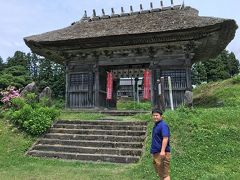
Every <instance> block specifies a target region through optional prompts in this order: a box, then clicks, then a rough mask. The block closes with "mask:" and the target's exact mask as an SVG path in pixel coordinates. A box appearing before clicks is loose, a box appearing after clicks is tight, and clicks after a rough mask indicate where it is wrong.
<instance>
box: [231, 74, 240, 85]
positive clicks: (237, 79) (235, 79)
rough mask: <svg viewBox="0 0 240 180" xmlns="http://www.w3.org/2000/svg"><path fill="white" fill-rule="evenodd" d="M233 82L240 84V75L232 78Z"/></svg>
mask: <svg viewBox="0 0 240 180" xmlns="http://www.w3.org/2000/svg"><path fill="white" fill-rule="evenodd" d="M232 83H233V84H240V75H237V76H235V77H233V78H232Z"/></svg>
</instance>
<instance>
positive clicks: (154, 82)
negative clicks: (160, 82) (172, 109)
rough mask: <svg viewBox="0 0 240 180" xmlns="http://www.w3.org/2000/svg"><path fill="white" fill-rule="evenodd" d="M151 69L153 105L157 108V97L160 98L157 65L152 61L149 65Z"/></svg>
mask: <svg viewBox="0 0 240 180" xmlns="http://www.w3.org/2000/svg"><path fill="white" fill-rule="evenodd" d="M149 69H150V70H151V102H152V107H153V108H157V106H158V104H157V99H158V97H157V96H158V92H157V90H158V89H157V78H158V77H157V74H158V73H157V71H158V70H157V67H156V65H155V64H154V63H151V64H150V66H149Z"/></svg>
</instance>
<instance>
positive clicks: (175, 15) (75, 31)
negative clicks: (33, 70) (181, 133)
mask: <svg viewBox="0 0 240 180" xmlns="http://www.w3.org/2000/svg"><path fill="white" fill-rule="evenodd" d="M93 19H94V18H93ZM95 19H97V18H95ZM215 25H220V26H221V27H222V30H221V33H222V34H223V32H228V34H230V35H229V36H227V37H226V38H225V39H223V40H222V45H221V49H222V48H223V49H224V48H225V47H226V46H227V44H228V43H229V42H230V41H231V40H232V39H233V37H234V35H235V31H236V29H237V25H236V22H235V21H234V20H229V19H222V18H215V17H201V16H198V11H197V10H196V9H194V8H191V7H185V8H183V9H180V8H179V7H178V6H177V7H175V8H174V9H171V8H170V9H168V10H164V11H159V12H150V11H149V12H147V13H146V12H145V13H139V14H133V15H128V16H123V17H117V18H108V19H104V18H102V19H99V20H92V21H83V20H81V21H79V22H76V23H74V24H73V25H71V26H69V27H66V28H63V29H60V30H55V31H51V32H47V33H43V34H39V35H33V36H29V37H26V38H24V40H25V43H26V44H27V45H28V46H29V47H30V48H31V49H32V50H33V51H35V52H37V53H39V54H41V51H40V50H39V48H42V47H45V46H47V47H52V46H55V47H57V46H58V47H59V46H65V47H66V46H68V47H71V44H74V43H75V45H76V44H78V45H80V46H78V47H79V48H80V49H81V48H84V46H85V45H86V47H87V48H89V47H90V48H93V47H94V46H95V45H96V47H98V48H99V47H101V46H105V47H106V45H109V44H111V46H114V44H112V42H111V41H112V38H114V37H118V38H119V37H124V38H126V37H131V38H132V37H137V38H139V37H142V35H146V34H148V35H149V34H164V33H171V32H185V31H188V30H196V32H197V30H198V29H204V28H208V27H211V26H215ZM223 28H224V29H223ZM127 39H128V38H126V39H125V40H127ZM115 41H117V39H115ZM99 42H101V43H102V42H105V44H104V43H103V44H101V43H99ZM109 42H111V43H109ZM129 42H130V41H129ZM125 43H126V42H125ZM156 43H158V42H156ZM56 44H58V45H57V46H56ZM89 44H91V46H88V45H89ZM119 44H120V42H118V44H117V42H116V46H117V45H118V46H119ZM124 45H126V44H124ZM129 45H131V44H130V43H129ZM69 49H70V48H69Z"/></svg>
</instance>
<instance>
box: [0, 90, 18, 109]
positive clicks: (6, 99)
mask: <svg viewBox="0 0 240 180" xmlns="http://www.w3.org/2000/svg"><path fill="white" fill-rule="evenodd" d="M0 93H1V95H2V96H3V97H2V98H1V102H2V103H3V104H4V105H5V106H7V107H9V106H10V105H11V100H12V99H13V98H16V97H20V93H19V90H17V89H16V88H15V87H14V86H9V87H8V88H7V89H6V90H5V91H2V92H0Z"/></svg>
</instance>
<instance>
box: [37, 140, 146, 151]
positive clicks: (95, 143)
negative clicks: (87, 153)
mask: <svg viewBox="0 0 240 180" xmlns="http://www.w3.org/2000/svg"><path fill="white" fill-rule="evenodd" d="M37 144H49V145H70V146H84V147H105V148H106V147H110V148H139V149H140V148H143V143H142V142H112V141H82V140H60V139H40V140H39V141H38V142H37Z"/></svg>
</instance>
